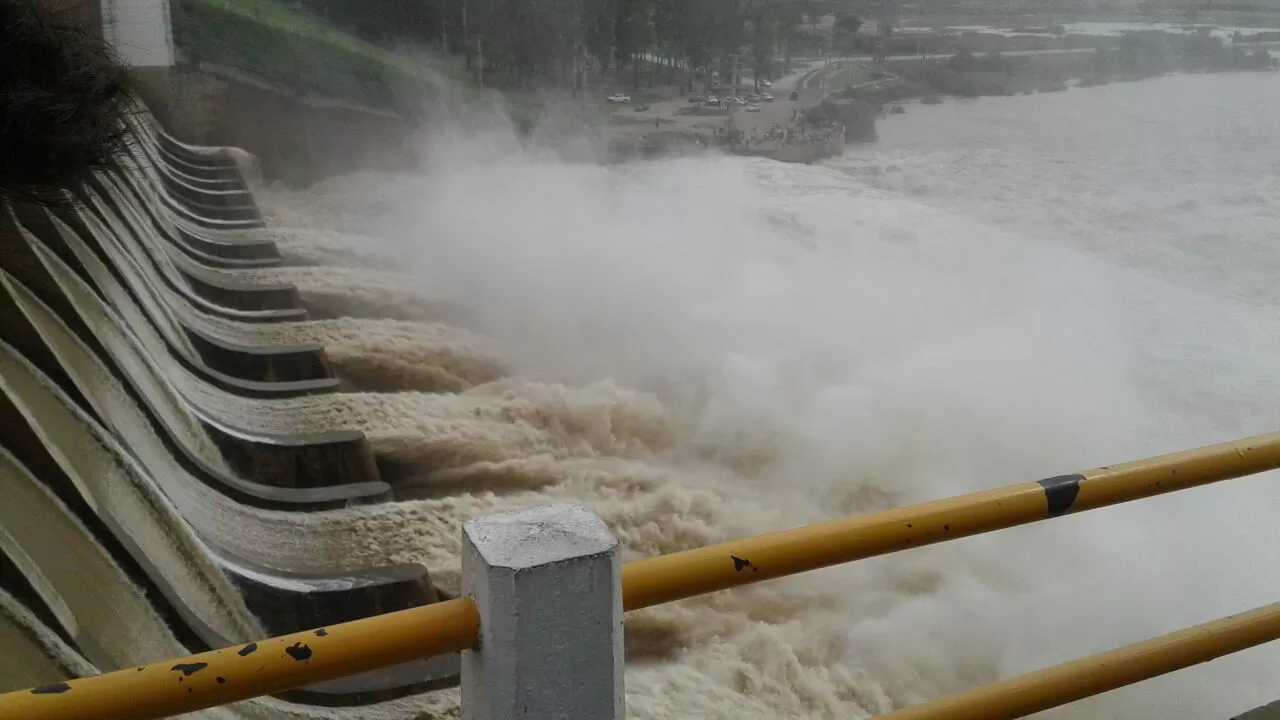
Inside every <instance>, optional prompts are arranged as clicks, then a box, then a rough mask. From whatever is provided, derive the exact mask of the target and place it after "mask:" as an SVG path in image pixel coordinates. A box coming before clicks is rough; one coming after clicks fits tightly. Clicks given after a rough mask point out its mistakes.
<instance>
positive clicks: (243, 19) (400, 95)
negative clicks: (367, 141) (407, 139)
mask: <svg viewBox="0 0 1280 720" xmlns="http://www.w3.org/2000/svg"><path fill="white" fill-rule="evenodd" d="M171 8H172V13H173V26H174V39H175V42H176V44H177V46H178V48H179V50H181V51H182V52H183V53H185V55H186V57H187V58H188V59H189V60H190V61H193V62H211V63H217V64H220V65H225V66H228V67H234V68H237V69H240V70H243V71H245V72H249V73H252V74H254V75H257V76H259V77H262V78H265V79H267V80H272V81H275V82H278V83H280V84H283V85H286V86H288V87H290V88H293V89H295V90H298V91H300V92H305V93H314V94H317V95H324V96H328V97H333V98H338V99H342V100H347V101H351V102H357V103H361V104H364V105H369V106H372V107H378V108H385V109H390V110H397V111H401V112H404V111H407V110H410V109H412V108H414V107H415V106H417V105H418V104H419V100H420V99H421V98H422V97H423V96H424V95H425V94H426V93H428V92H429V91H430V88H431V87H432V86H433V85H437V84H439V83H441V82H448V81H449V80H450V78H449V77H448V73H447V72H444V71H443V69H442V66H441V65H439V64H436V63H428V62H427V61H426V60H425V59H420V58H418V57H415V56H413V55H408V54H400V53H395V52H392V51H390V50H387V49H385V48H382V47H379V46H377V45H374V44H372V43H369V42H366V41H364V40H361V39H359V38H357V37H355V36H353V35H350V34H348V33H345V32H342V31H340V30H338V29H336V28H334V27H332V26H330V25H328V24H326V23H325V22H324V21H323V20H321V19H319V18H316V17H313V16H311V15H308V14H306V13H303V12H299V11H296V10H293V9H292V8H289V7H288V6H286V5H284V4H283V3H282V2H280V1H279V0H171Z"/></svg>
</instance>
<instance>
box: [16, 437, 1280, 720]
mask: <svg viewBox="0 0 1280 720" xmlns="http://www.w3.org/2000/svg"><path fill="white" fill-rule="evenodd" d="M1278 467H1280V433H1271V434H1268V435H1260V436H1256V437H1252V438H1246V439H1244V440H1237V441H1234V442H1228V443H1222V444H1218V445H1211V446H1208V447H1203V448H1199V449H1195V450H1186V451H1182V452H1176V453H1171V454H1168V455H1160V456H1157V457H1153V458H1148V459H1145V460H1137V461H1134V462H1128V463H1124V464H1121V465H1112V466H1106V467H1101V468H1097V469H1094V470H1088V471H1085V472H1082V473H1078V474H1074V475H1061V476H1057V477H1052V478H1048V479H1045V480H1040V481H1038V482H1025V483H1019V484H1016V485H1009V486H1007V487H1003V488H998V489H995V490H985V491H981V492H976V493H970V494H967V495H961V496H957V497H953V498H949V499H945V500H938V501H934V502H927V503H922V504H918V505H911V506H908V507H904V508H898V509H894V510H886V511H883V512H876V513H870V514H867V515H859V516H855V517H851V518H846V519H843V520H836V521H833V522H828V523H820V524H817V525H809V526H806V527H801V528H796V529H793V530H786V531H782V532H777V533H770V534H767V535H760V536H756V537H752V538H744V539H741V540H734V541H731V542H727V543H720V544H717V545H711V546H708V547H703V548H698V549H695V550H686V551H683V552H676V553H671V554H668V555H661V556H658V557H653V558H648V559H645V560H638V561H634V562H630V563H627V564H626V565H625V566H623V569H622V594H623V607H624V609H625V610H637V609H640V608H645V607H649V606H652V605H659V604H662V603H668V602H673V601H676V600H682V599H685V598H689V597H694V596H697V595H701V594H704V593H708V592H714V591H716V590H723V589H727V588H731V587H736V586H740V585H747V584H751V583H755V582H760V581H763V580H768V579H772V578H778V577H783V576H786V575H793V574H796V573H800V572H805V571H808V570H815V569H818V568H822V567H829V566H832V565H837V564H841V563H846V562H851V561H854V560H861V559H864V558H869V557H873V556H877V555H885V554H888V553H893V552H897V551H899V550H905V549H908V548H913V547H920V546H924V545H931V544H935V543H939V542H945V541H948V540H954V539H956V538H961V537H967V536H971V535H978V534H981V533H986V532H991V531H993V530H1000V529H1004V528H1009V527H1014V526H1018V525H1025V524H1028V523H1033V522H1038V521H1040V520H1046V519H1050V518H1055V517H1060V516H1062V515H1065V514H1070V513H1076V512H1083V511H1086V510H1093V509H1096V508H1101V507H1107V506H1110V505H1116V504H1119V503H1124V502H1128V501H1131V500H1137V499H1141V498H1147V497H1152V496H1155V495H1162V494H1164V493H1169V492H1174V491H1177V490H1185V489H1188V488H1192V487H1197V486H1200V485H1205V484H1209V483H1214V482H1219V481H1223V480H1230V479H1233V478H1237V477H1241V476H1244V475H1251V474H1254V473H1259V472H1264V471H1267V470H1273V469H1276V468H1278ZM479 627H480V618H479V615H478V613H477V610H476V607H475V605H474V604H473V603H472V602H471V600H470V599H467V598H460V599H456V600H449V601H445V602H440V603H435V604H432V605H425V606H422V607H418V608H412V609H409V610H402V611H398V612H394V613H388V614H385V615H378V616H375V617H371V618H365V619H362V620H355V621H351V622H347V623H341V624H338V625H331V626H327V627H325V628H319V629H316V630H310V631H306V632H301V633H293V634H290V635H284V636H281V637H276V638H271V639H268V640H263V641H260V642H257V643H249V644H247V645H244V646H241V647H233V648H224V649H221V650H214V651H211V652H207V653H201V654H199V655H194V656H191V657H187V658H182V659H177V660H170V661H167V662H163V663H157V664H154V665H147V666H142V667H138V668H132V669H126V670H118V671H115V672H111V673H107V674H104V675H98V676H94V677H88V678H81V679H77V680H71V681H69V682H60V683H54V684H51V685H45V686H41V687H38V688H34V689H30V690H23V691H18V692H12V693H7V694H3V695H0V720H9V719H10V718H13V719H18V718H21V720H150V719H152V718H159V717H166V716H169V715H176V714H180V713H186V712H192V711H195V710H200V709H204V708H208V707H214V706H217V705H225V704H227V703H231V702H236V701H239V700H245V699H248V698H252V697H257V696H260V695H269V694H274V693H279V692H284V691H286V690H290V689H293V688H296V687H300V686H304V685H310V684H314V683H318V682H323V681H326V680H332V679H336V678H339V677H345V676H348V675H355V674H358V673H362V672H367V671H370V670H374V669H377V668H381V667H386V666H390V665H396V664H400V663H403V662H408V661H410V660H413V659H417V658H422V657H429V656H432V655H439V654H443V653H448V652H459V651H462V650H465V649H467V648H470V647H473V646H474V645H475V643H476V638H477V635H478V632H479ZM1193 630H1194V629H1193ZM1186 632H1192V631H1186ZM1177 667H1181V666H1178V665H1174V664H1170V665H1169V670H1172V669H1176V668H1177ZM1167 671H1168V670H1166V672H1167ZM1102 685H1105V683H1099V684H1098V687H1101V689H1099V690H1097V692H1103V691H1105V690H1107V689H1111V688H1110V687H1102ZM904 712H907V711H904ZM907 717H912V716H907ZM922 717H932V716H922ZM983 717H988V716H985V715H984V716H983ZM993 717H994V716H993ZM1002 717H1004V716H1002ZM1007 717H1015V716H1012V715H1011V716H1007ZM895 720H901V719H900V718H895Z"/></svg>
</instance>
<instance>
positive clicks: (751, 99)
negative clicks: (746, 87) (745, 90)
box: [747, 93, 760, 103]
mask: <svg viewBox="0 0 1280 720" xmlns="http://www.w3.org/2000/svg"><path fill="white" fill-rule="evenodd" d="M747 102H749V103H757V102H760V96H759V95H757V94H755V93H751V94H750V95H748V96H747Z"/></svg>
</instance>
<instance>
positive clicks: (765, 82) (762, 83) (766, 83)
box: [760, 80, 773, 87]
mask: <svg viewBox="0 0 1280 720" xmlns="http://www.w3.org/2000/svg"><path fill="white" fill-rule="evenodd" d="M760 84H761V85H763V86H765V87H773V83H771V82H769V81H768V80H761V81H760Z"/></svg>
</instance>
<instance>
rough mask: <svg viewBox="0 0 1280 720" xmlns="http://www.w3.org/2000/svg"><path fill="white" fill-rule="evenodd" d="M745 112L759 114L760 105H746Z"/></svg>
mask: <svg viewBox="0 0 1280 720" xmlns="http://www.w3.org/2000/svg"><path fill="white" fill-rule="evenodd" d="M747 112H760V103H751V104H750V105H748V106H747Z"/></svg>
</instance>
